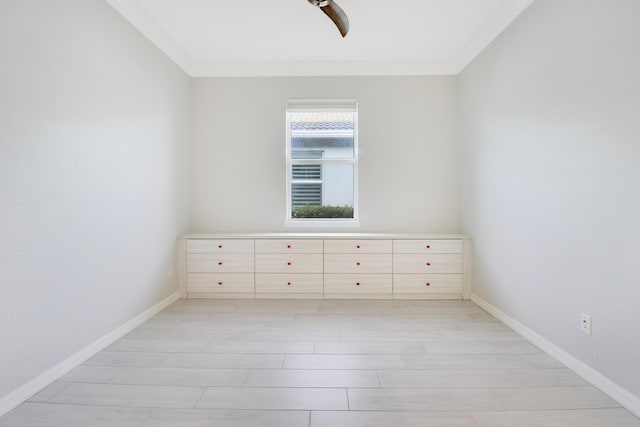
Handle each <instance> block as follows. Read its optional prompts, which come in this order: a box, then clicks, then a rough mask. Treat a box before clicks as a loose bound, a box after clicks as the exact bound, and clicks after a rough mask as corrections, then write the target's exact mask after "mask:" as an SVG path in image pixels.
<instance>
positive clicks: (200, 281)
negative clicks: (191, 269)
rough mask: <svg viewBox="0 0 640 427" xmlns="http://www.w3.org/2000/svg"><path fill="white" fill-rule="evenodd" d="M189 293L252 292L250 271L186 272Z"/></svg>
mask: <svg viewBox="0 0 640 427" xmlns="http://www.w3.org/2000/svg"><path fill="white" fill-rule="evenodd" d="M187 292H189V293H225V292H226V293H253V274H251V273H239V274H228V273H226V274H225V273H209V274H207V273H203V274H193V273H192V274H187Z"/></svg>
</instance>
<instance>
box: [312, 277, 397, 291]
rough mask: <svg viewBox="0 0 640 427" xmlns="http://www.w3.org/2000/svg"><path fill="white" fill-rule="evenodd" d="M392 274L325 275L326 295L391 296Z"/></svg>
mask: <svg viewBox="0 0 640 427" xmlns="http://www.w3.org/2000/svg"><path fill="white" fill-rule="evenodd" d="M391 282H392V277H391V274H325V275H324V292H325V294H327V293H329V294H353V293H362V294H368V293H369V294H391V291H392V284H391Z"/></svg>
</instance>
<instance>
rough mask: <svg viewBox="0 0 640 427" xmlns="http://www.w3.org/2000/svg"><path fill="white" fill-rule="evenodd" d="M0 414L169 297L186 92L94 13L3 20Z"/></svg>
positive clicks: (180, 216) (182, 221)
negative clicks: (34, 384)
mask: <svg viewBox="0 0 640 427" xmlns="http://www.w3.org/2000/svg"><path fill="white" fill-rule="evenodd" d="M0 58H1V62H0V236H1V237H0V239H1V241H2V243H1V244H0V348H1V350H0V401H1V399H2V397H3V396H6V395H7V394H8V393H10V392H12V391H13V390H16V389H17V388H18V387H20V386H21V385H23V384H25V383H26V382H28V381H30V380H32V379H34V378H35V377H37V376H38V375H40V374H42V373H43V372H45V371H47V370H49V369H50V368H52V367H53V366H54V365H56V364H57V363H59V362H61V361H62V360H64V359H66V358H68V357H69V356H70V355H72V354H74V353H75V352H77V351H78V350H80V349H81V348H83V347H85V346H87V345H88V344H90V343H92V342H93V341H94V340H97V339H98V338H100V337H101V336H103V335H104V334H106V333H108V332H110V331H112V330H113V329H115V328H116V327H119V326H120V325H122V324H123V323H124V322H126V321H127V320H129V319H131V318H132V317H134V316H136V315H138V314H140V313H141V312H143V311H144V310H145V309H147V308H149V307H151V306H152V305H154V304H156V303H157V302H158V301H160V300H162V299H164V298H166V297H167V296H169V295H171V294H172V293H174V292H175V291H176V290H177V284H176V279H175V276H176V275H175V274H174V277H173V278H170V277H168V274H167V273H168V271H169V269H170V266H172V265H174V263H175V259H174V258H175V249H174V242H175V238H176V236H177V235H178V234H179V233H180V232H183V231H186V230H188V228H189V222H188V221H189V219H188V215H189V208H188V206H189V201H188V189H187V188H188V187H187V186H188V181H189V174H188V172H187V171H188V161H189V156H190V150H189V144H188V140H189V124H190V123H189V97H190V80H189V78H188V77H187V76H186V75H185V74H184V73H183V72H182V71H181V70H179V69H178V68H177V67H176V66H175V65H174V64H172V63H171V62H170V61H169V60H168V59H166V58H165V57H164V55H163V54H162V53H161V52H160V51H159V50H158V49H156V48H155V47H153V46H152V45H151V44H150V43H149V42H148V41H147V40H146V39H144V38H143V37H142V36H141V35H140V34H139V33H138V32H137V31H135V30H134V29H133V28H132V27H131V25H129V24H128V23H127V22H126V21H125V20H124V19H123V18H122V17H120V16H119V15H118V14H117V13H116V12H115V11H114V10H113V9H111V8H110V7H109V6H108V5H107V4H106V2H104V1H102V0H56V1H49V0H40V1H24V0H4V1H2V11H1V13H0Z"/></svg>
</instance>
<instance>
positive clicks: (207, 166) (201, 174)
mask: <svg viewBox="0 0 640 427" xmlns="http://www.w3.org/2000/svg"><path fill="white" fill-rule="evenodd" d="M317 98H319V99H326V98H329V99H331V98H334V99H335V98H355V99H358V102H359V113H358V114H359V150H360V156H359V160H360V163H359V168H360V169H359V207H360V220H361V226H360V228H358V229H354V230H355V231H362V232H383V231H394V232H455V231H457V226H458V206H457V201H458V191H457V186H458V181H457V157H456V156H457V154H456V153H457V151H456V142H455V134H454V131H455V105H454V102H455V77H453V76H431V77H299V78H298V77H282V78H279V77H264V78H260V77H258V78H249V77H247V78H199V79H195V80H194V83H193V107H192V109H193V120H194V122H193V137H194V163H193V174H194V175H193V176H194V181H193V189H192V191H193V193H192V194H193V199H192V200H193V223H192V228H193V230H194V231H199V232H202V231H217V232H271V231H285V230H286V229H285V225H284V223H285V209H286V205H285V192H286V187H285V180H286V173H285V172H286V171H285V101H286V100H287V99H317ZM293 231H301V230H300V229H295V230H293ZM314 231H322V230H317V229H315V230H314Z"/></svg>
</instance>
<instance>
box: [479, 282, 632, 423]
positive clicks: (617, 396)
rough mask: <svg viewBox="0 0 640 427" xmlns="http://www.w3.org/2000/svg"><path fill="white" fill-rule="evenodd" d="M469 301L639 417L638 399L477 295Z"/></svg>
mask: <svg viewBox="0 0 640 427" xmlns="http://www.w3.org/2000/svg"><path fill="white" fill-rule="evenodd" d="M471 301H473V302H474V303H476V304H477V305H478V306H479V307H481V308H482V309H484V310H485V311H486V312H488V313H489V314H491V315H492V316H493V317H495V318H496V319H498V320H500V321H501V322H502V323H504V324H505V325H507V326H509V327H510V328H511V329H513V330H514V331H516V332H517V333H519V334H520V335H522V336H523V337H524V338H526V339H527V340H528V341H530V342H531V343H532V344H533V345H535V346H536V347H538V348H540V349H541V350H543V351H544V352H546V353H548V354H549V355H550V356H552V357H554V358H556V359H557V360H558V361H560V362H562V363H563V364H564V365H566V366H567V368H569V369H571V370H572V371H573V372H575V373H576V374H578V375H580V376H581V377H582V378H584V379H585V380H587V381H588V382H590V383H591V384H593V385H594V386H595V387H597V388H599V389H600V390H601V391H603V392H604V393H606V394H607V395H608V396H609V397H611V398H612V399H613V400H615V401H617V402H618V403H620V405H622V406H624V407H625V408H626V409H628V410H629V411H630V412H632V413H633V414H634V415H636V416H637V417H640V397H638V396H636V395H634V394H632V393H631V392H629V391H628V390H626V389H624V388H622V387H620V386H619V385H618V384H616V383H614V382H613V381H611V380H610V379H609V378H607V377H605V376H604V375H602V374H601V373H600V372H598V371H596V370H595V369H593V368H592V367H591V366H589V365H587V364H586V363H584V362H583V361H581V360H579V359H577V358H576V357H574V356H572V355H571V354H569V353H567V352H566V351H565V350H563V349H562V348H560V347H558V346H557V345H555V344H553V343H552V342H550V341H549V340H547V339H545V338H544V337H543V336H541V335H539V334H538V333H536V332H534V331H532V330H531V329H529V328H528V327H526V326H525V325H523V324H522V323H520V322H518V321H517V320H515V319H514V318H513V317H511V316H509V315H508V314H506V313H505V312H503V311H502V310H500V309H498V308H496V307H494V306H493V305H491V304H489V303H488V302H487V301H485V300H483V299H482V298H480V297H479V296H478V295H476V294H474V293H472V294H471Z"/></svg>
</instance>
